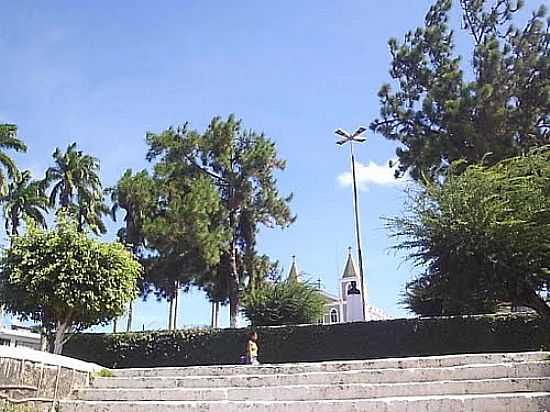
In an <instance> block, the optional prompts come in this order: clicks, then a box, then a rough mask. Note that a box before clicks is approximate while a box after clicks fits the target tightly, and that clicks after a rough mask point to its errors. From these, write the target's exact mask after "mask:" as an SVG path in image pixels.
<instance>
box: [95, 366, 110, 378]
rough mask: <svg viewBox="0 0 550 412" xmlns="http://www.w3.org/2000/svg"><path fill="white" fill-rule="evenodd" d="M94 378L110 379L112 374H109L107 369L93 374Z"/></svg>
mask: <svg viewBox="0 0 550 412" xmlns="http://www.w3.org/2000/svg"><path fill="white" fill-rule="evenodd" d="M94 377H96V378H112V377H113V372H111V371H110V370H109V369H105V368H103V369H100V370H98V371H97V372H96V373H94Z"/></svg>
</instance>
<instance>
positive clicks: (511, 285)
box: [389, 147, 550, 319]
mask: <svg viewBox="0 0 550 412" xmlns="http://www.w3.org/2000/svg"><path fill="white" fill-rule="evenodd" d="M549 182H550V147H543V148H541V149H538V150H535V151H532V152H530V153H529V154H527V155H522V156H518V157H514V158H510V159H505V160H502V161H500V162H499V163H497V164H495V165H493V166H490V167H487V166H480V165H473V166H469V167H468V168H466V170H465V172H464V173H463V174H462V175H459V176H450V177H449V178H448V179H447V181H446V182H445V183H433V184H429V185H428V186H427V187H426V188H425V189H424V190H422V191H421V192H419V193H418V194H417V196H416V197H415V198H414V199H413V202H412V203H411V204H410V210H409V211H410V213H409V214H408V215H406V216H404V217H399V218H394V219H392V220H390V222H389V226H390V228H391V229H392V230H393V233H394V235H395V236H397V237H398V238H399V239H400V242H399V243H398V245H397V248H398V249H401V250H404V251H406V252H407V253H408V257H409V258H410V259H412V260H413V261H414V262H415V263H417V264H418V265H419V266H422V267H425V268H426V269H425V270H424V271H423V272H422V273H421V275H420V276H419V278H418V279H416V280H414V281H413V282H411V283H409V284H408V290H407V291H406V293H405V297H404V303H405V304H406V305H407V306H408V307H409V308H410V309H412V310H413V311H415V312H417V313H420V314H427V315H433V314H453V313H475V312H478V311H480V310H491V309H494V307H495V305H496V304H497V303H499V302H506V303H512V304H513V305H516V306H526V307H530V308H532V309H534V310H535V311H537V312H538V313H539V314H540V315H542V316H544V317H546V318H548V319H550V306H549V303H548V302H545V301H544V299H543V298H542V297H541V292H542V291H543V290H544V289H545V288H548V287H549V286H550V208H549V205H550V183H549Z"/></svg>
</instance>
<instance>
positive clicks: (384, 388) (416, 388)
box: [75, 377, 550, 401]
mask: <svg viewBox="0 0 550 412" xmlns="http://www.w3.org/2000/svg"><path fill="white" fill-rule="evenodd" d="M528 391H531V392H550V377H548V378H511V379H510V378H501V379H484V380H466V381H460V380H457V381H436V382H412V383H409V382H407V383H391V384H380V383H375V384H347V385H335V384H328V385H294V386H279V387H277V388H276V390H272V388H271V387H253V388H238V387H237V388H231V387H229V388H166V389H146V390H144V389H81V390H78V391H76V392H75V398H76V399H79V400H83V401H147V400H152V399H162V400H164V401H223V400H229V401H312V400H316V399H334V400H340V399H366V398H386V397H396V396H428V395H465V394H490V393H511V392H528Z"/></svg>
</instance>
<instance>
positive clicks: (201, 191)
mask: <svg viewBox="0 0 550 412" xmlns="http://www.w3.org/2000/svg"><path fill="white" fill-rule="evenodd" d="M162 168H163V165H157V166H156V167H155V190H156V191H157V192H156V193H157V199H158V201H157V202H156V207H155V208H154V209H153V210H151V214H150V215H149V216H148V217H147V219H146V220H145V222H144V229H143V230H144V235H145V241H146V243H147V248H148V250H149V251H150V253H149V254H148V256H147V257H146V259H145V268H146V276H145V282H144V293H145V294H147V293H148V292H149V291H151V290H154V292H155V294H156V295H157V298H165V299H168V300H169V301H170V306H171V311H170V314H171V319H172V322H170V328H172V327H173V326H174V325H175V323H176V322H175V319H176V314H175V312H176V307H175V306H174V304H175V302H177V294H178V290H179V289H180V288H183V289H184V290H187V289H188V288H189V287H190V286H191V284H192V282H193V279H194V278H195V277H196V276H199V275H200V274H201V273H203V272H205V271H207V270H209V268H211V267H215V266H216V264H217V263H218V262H219V258H220V251H219V245H220V244H221V243H223V242H224V241H225V239H226V238H227V236H226V232H225V230H224V229H223V228H222V227H220V226H219V225H216V224H215V222H217V221H219V219H220V217H219V215H220V213H221V211H222V210H221V205H220V204H219V200H218V197H217V194H216V192H215V190H214V188H213V186H212V185H211V183H210V182H209V180H208V179H207V178H205V177H199V178H197V179H195V180H189V179H187V178H186V177H185V176H181V175H178V174H177V173H175V174H174V175H172V176H169V175H165V174H163V171H162Z"/></svg>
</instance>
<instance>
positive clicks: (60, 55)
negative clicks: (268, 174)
mask: <svg viewBox="0 0 550 412" xmlns="http://www.w3.org/2000/svg"><path fill="white" fill-rule="evenodd" d="M430 4H431V1H429V0H414V1H410V0H385V1H365V0H348V1H338V2H336V1H330V0H315V1H313V0H304V1H290V0H280V1H276V2H258V1H252V0H247V1H239V2H220V1H212V0H201V1H198V0H196V1H185V2H184V1H158V2H150V1H135V2H134V1H132V2H130V1H119V2H111V1H79V2H74V1H53V2H36V1H30V0H29V1H25V0H19V1H17V2H4V4H3V13H2V14H3V16H4V18H3V22H2V25H1V27H0V55H1V56H2V69H1V75H0V90H1V93H0V121H2V122H13V123H16V124H17V125H18V126H19V130H20V136H21V137H22V138H23V139H24V140H25V142H26V143H27V144H28V145H29V151H28V153H27V154H26V155H24V156H17V160H18V164H19V165H20V167H21V168H28V169H31V170H32V171H33V173H34V174H35V175H42V174H43V172H44V170H45V168H46V167H47V166H48V165H49V164H50V159H51V153H52V152H53V151H54V149H55V147H57V146H59V147H62V148H65V147H66V146H67V144H69V143H70V142H72V141H76V142H78V145H79V147H80V148H81V149H82V150H84V151H86V152H88V153H90V154H93V155H94V156H97V157H98V158H99V159H100V160H101V174H102V178H103V180H104V184H105V185H110V184H113V183H114V182H115V181H116V180H117V178H118V177H119V176H120V175H121V174H122V172H123V170H124V169H126V168H128V167H131V168H134V169H140V168H143V167H145V166H147V164H146V161H145V159H144V156H145V151H146V147H145V143H144V135H145V132H146V131H160V130H162V129H163V128H166V127H168V126H170V125H178V124H182V123H183V122H185V121H189V122H191V124H192V126H193V127H195V128H198V129H203V128H204V127H205V126H206V125H207V124H208V122H209V120H210V119H211V118H212V117H213V116H214V115H222V116H227V115H228V114H230V113H235V114H236V115H237V116H238V117H240V118H242V119H243V121H244V123H245V126H246V127H249V128H253V129H255V130H257V131H264V132H265V133H266V134H267V135H268V136H270V137H271V138H272V139H274V140H275V142H276V143H277V146H278V149H279V151H280V155H281V157H282V158H284V159H286V160H287V161H288V167H287V170H286V171H285V172H284V173H281V174H280V175H279V184H280V188H281V191H282V192H283V193H290V192H293V193H294V200H293V202H292V209H293V211H294V212H295V213H296V214H297V216H298V219H297V221H296V224H294V225H293V226H292V227H291V228H289V229H287V230H284V231H280V230H269V231H267V230H263V231H262V232H261V234H260V241H259V251H260V252H261V253H267V254H269V255H270V256H272V257H273V258H275V259H279V260H280V262H281V264H282V265H283V266H284V267H285V269H288V266H289V264H290V261H291V256H292V255H294V254H295V255H296V256H297V258H298V264H299V266H300V268H301V269H302V270H303V271H305V272H307V273H308V274H312V275H313V276H314V277H315V278H317V277H321V279H322V283H323V284H324V286H325V287H326V288H327V289H328V290H329V291H332V292H336V290H337V282H338V277H339V275H340V272H341V270H342V268H343V265H344V263H345V258H346V254H347V247H348V246H350V245H354V237H353V215H352V206H351V196H352V194H351V190H350V187H349V186H346V184H345V182H346V178H345V176H343V175H344V174H345V173H346V172H348V170H349V158H348V152H347V149H346V148H339V147H337V146H336V145H335V136H334V135H333V131H334V130H335V129H336V128H338V127H344V128H348V129H353V128H356V127H357V126H359V125H368V123H369V122H370V121H371V120H372V119H373V118H374V117H376V116H377V114H378V110H379V104H378V99H377V96H376V93H377V91H378V89H379V87H380V86H381V85H382V83H384V82H388V81H389V80H390V78H389V74H388V69H389V62H390V55H389V51H388V47H387V40H388V39H389V38H390V37H392V36H393V37H397V38H402V37H403V35H404V33H405V32H406V31H407V30H409V29H413V28H415V27H417V26H419V25H421V24H422V22H423V16H424V14H425V13H426V11H427V10H428V7H429V5H430ZM367 137H368V142H367V143H366V144H365V145H363V146H361V147H359V148H358V149H357V158H358V161H359V162H361V164H362V166H360V179H361V182H362V184H361V189H362V190H361V192H360V204H361V220H362V225H363V234H362V235H363V241H364V249H365V252H364V253H365V254H366V281H367V285H368V288H369V300H370V302H371V303H372V304H374V305H376V306H378V307H379V308H381V309H383V310H384V311H386V312H387V313H388V314H390V315H391V316H405V315H406V312H405V311H404V310H403V308H401V307H400V306H399V305H398V300H399V294H400V292H401V289H402V287H403V284H404V282H405V281H406V280H407V279H409V278H410V277H411V276H412V275H413V273H414V270H412V269H411V268H410V266H408V265H406V264H405V265H400V264H401V261H402V258H401V257H399V256H394V255H393V253H392V252H390V251H389V249H388V248H389V247H390V246H391V240H390V239H388V236H387V233H386V232H385V230H384V228H383V225H384V223H383V221H382V220H381V217H382V216H392V215H396V214H398V213H399V212H400V211H401V210H402V207H403V201H404V199H405V195H404V193H403V187H404V186H403V185H402V184H399V183H396V182H394V181H393V180H392V179H388V176H390V175H391V171H390V170H389V169H388V168H387V162H388V160H390V159H392V158H394V151H395V147H396V146H395V144H394V143H391V142H388V141H386V140H385V139H384V138H383V137H381V136H375V135H373V134H372V133H370V132H369V133H368V135H367ZM116 227H117V226H116V224H113V223H111V224H110V229H111V230H110V234H109V236H108V237H112V236H113V234H114V233H115V231H116ZM180 309H181V310H180V313H179V322H178V323H179V325H180V326H183V325H205V324H207V323H208V322H209V319H210V314H209V305H208V303H207V302H206V301H205V300H204V299H203V297H202V294H201V293H200V292H192V293H190V294H185V295H183V296H182V300H181V304H180ZM226 312H227V310H225V309H223V314H222V315H223V316H222V323H225V322H226V321H227V316H226ZM166 318H167V307H166V304H157V303H155V302H153V301H151V302H147V303H140V304H139V305H138V307H137V308H136V313H135V319H136V320H135V327H136V328H141V327H142V326H143V325H145V327H147V328H161V327H164V326H165V325H166V323H167V320H166Z"/></svg>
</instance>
